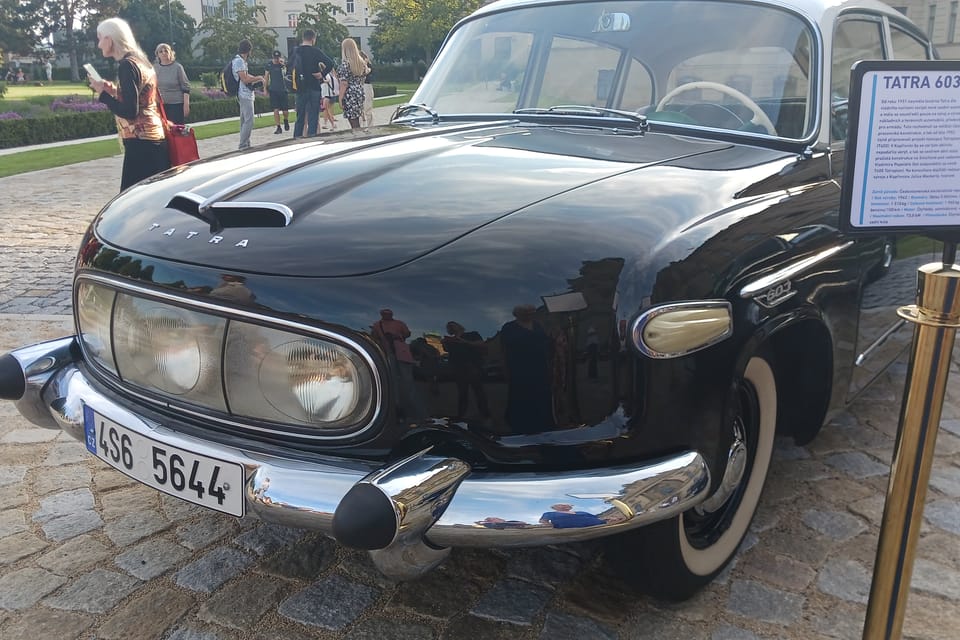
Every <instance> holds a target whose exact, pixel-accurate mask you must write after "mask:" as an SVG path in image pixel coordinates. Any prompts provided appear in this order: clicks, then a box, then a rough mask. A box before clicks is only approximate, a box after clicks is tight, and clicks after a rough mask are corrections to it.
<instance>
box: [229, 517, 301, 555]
mask: <svg viewBox="0 0 960 640" xmlns="http://www.w3.org/2000/svg"><path fill="white" fill-rule="evenodd" d="M305 535H307V530H306V529H296V528H293V527H281V526H280V525H275V524H262V525H260V526H258V527H256V528H255V529H251V530H250V531H246V532H244V533H241V534H240V535H239V536H237V537H236V538H234V540H233V541H234V542H235V543H236V544H238V545H239V546H241V547H243V548H244V549H247V550H248V551H253V552H254V553H255V554H257V555H258V556H265V555H267V554H270V553H273V552H274V551H277V550H278V549H281V548H283V547H286V546H288V545H291V544H293V543H295V542H297V541H298V540H300V539H301V538H303V537H304V536H305Z"/></svg>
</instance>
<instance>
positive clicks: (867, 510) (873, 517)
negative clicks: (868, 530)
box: [850, 494, 886, 527]
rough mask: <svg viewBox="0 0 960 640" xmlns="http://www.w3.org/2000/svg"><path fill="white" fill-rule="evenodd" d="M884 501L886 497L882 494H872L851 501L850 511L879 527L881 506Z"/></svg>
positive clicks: (881, 519)
mask: <svg viewBox="0 0 960 640" xmlns="http://www.w3.org/2000/svg"><path fill="white" fill-rule="evenodd" d="M885 502H886V498H885V497H884V496H882V495H879V494H878V495H873V496H870V497H869V498H864V499H863V500H856V501H854V502H851V503H850V511H853V512H854V513H855V514H857V515H858V516H860V517H862V518H866V519H867V521H868V522H869V523H870V524H871V525H873V526H875V527H879V526H880V524H881V523H882V522H883V507H884V503H885Z"/></svg>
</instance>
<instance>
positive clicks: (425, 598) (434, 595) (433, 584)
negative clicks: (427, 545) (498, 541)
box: [390, 564, 484, 620]
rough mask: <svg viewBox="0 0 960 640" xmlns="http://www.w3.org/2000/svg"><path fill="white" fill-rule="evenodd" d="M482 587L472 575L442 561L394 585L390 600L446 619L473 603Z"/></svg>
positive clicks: (418, 611) (425, 614) (422, 613)
mask: <svg viewBox="0 0 960 640" xmlns="http://www.w3.org/2000/svg"><path fill="white" fill-rule="evenodd" d="M483 588H484V585H482V584H481V582H480V581H478V580H477V579H476V577H475V576H473V575H471V574H469V573H463V572H461V571H457V570H456V568H454V567H448V566H446V565H445V564H444V565H440V566H439V567H437V568H436V569H434V570H433V571H431V572H429V573H427V574H426V575H425V576H423V577H421V578H420V579H418V580H416V581H411V582H402V583H400V584H399V585H397V589H396V592H395V593H394V595H393V598H392V599H391V601H390V602H391V604H392V605H394V606H396V607H404V608H408V609H411V610H412V611H415V612H417V613H419V614H420V615H424V616H430V617H431V618H438V619H441V620H445V619H448V618H452V617H454V616H456V615H457V614H459V613H461V612H462V611H463V608H464V606H465V605H467V603H472V602H475V601H476V599H477V598H478V597H479V596H480V594H481V593H482V591H483Z"/></svg>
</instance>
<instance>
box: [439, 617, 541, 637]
mask: <svg viewBox="0 0 960 640" xmlns="http://www.w3.org/2000/svg"><path fill="white" fill-rule="evenodd" d="M517 629H518V627H517V625H515V624H511V623H507V622H496V621H494V620H486V619H484V618H477V617H475V616H472V615H466V616H463V615H461V616H457V617H456V618H455V619H453V620H452V621H451V622H450V624H449V625H447V626H446V627H445V628H444V629H443V630H442V631H441V632H440V640H464V639H465V638H469V639H470V640H517V635H518V634H517ZM520 637H523V636H520Z"/></svg>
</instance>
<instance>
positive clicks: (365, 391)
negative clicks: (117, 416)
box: [74, 274, 382, 441]
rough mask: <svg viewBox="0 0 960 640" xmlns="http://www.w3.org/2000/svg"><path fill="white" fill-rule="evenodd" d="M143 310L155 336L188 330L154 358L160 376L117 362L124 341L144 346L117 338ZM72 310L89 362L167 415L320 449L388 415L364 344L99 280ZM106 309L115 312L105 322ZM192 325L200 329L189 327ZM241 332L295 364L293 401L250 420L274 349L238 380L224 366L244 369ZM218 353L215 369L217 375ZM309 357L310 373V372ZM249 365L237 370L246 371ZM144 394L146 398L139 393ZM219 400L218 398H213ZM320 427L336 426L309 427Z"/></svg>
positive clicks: (270, 406)
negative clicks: (169, 409) (255, 389)
mask: <svg viewBox="0 0 960 640" xmlns="http://www.w3.org/2000/svg"><path fill="white" fill-rule="evenodd" d="M91 299H95V300H98V301H100V302H101V304H99V305H98V306H96V307H92V308H88V307H89V305H88V304H85V303H84V300H91ZM108 302H109V304H108ZM138 306H139V307H142V308H143V313H142V314H141V315H142V316H143V317H145V318H146V317H149V318H151V319H153V320H156V321H155V322H153V323H152V324H150V325H149V326H150V328H151V329H153V330H156V332H157V333H159V334H161V335H163V334H165V333H170V332H171V331H177V330H180V331H186V335H185V336H184V337H185V338H189V339H186V340H181V341H179V342H176V341H173V340H170V339H169V338H167V339H165V340H166V341H164V339H162V340H161V342H160V344H161V345H164V346H165V347H166V348H164V349H157V350H156V351H157V352H156V353H155V360H156V365H157V366H156V369H155V370H150V368H149V367H142V366H141V367H139V368H133V367H131V362H134V361H135V358H134V357H133V356H131V354H129V353H124V354H120V353H118V349H117V346H118V340H119V341H120V343H122V344H128V345H129V344H134V345H139V344H140V343H139V342H138V341H137V339H136V338H134V339H131V338H129V337H125V338H122V339H121V338H118V335H119V332H124V331H126V332H129V331H130V330H129V324H130V322H129V320H128V319H127V317H126V316H131V317H134V318H137V317H139V316H137V314H131V309H135V308H137V307H138ZM74 308H75V319H76V323H77V332H78V335H79V338H80V339H79V342H80V346H81V349H82V351H83V353H84V356H85V358H86V360H87V361H88V362H89V363H91V364H92V365H93V368H94V370H98V371H100V372H101V373H102V374H104V375H105V376H106V377H107V379H108V380H109V379H114V380H116V379H119V381H121V382H123V383H125V384H124V389H125V390H126V391H127V392H130V393H133V394H134V395H136V396H137V397H138V398H141V399H143V400H144V401H146V402H149V403H153V404H157V405H159V406H164V407H166V406H174V405H176V406H177V408H178V409H180V410H183V411H184V412H186V413H188V414H190V415H191V416H193V417H200V418H202V419H204V420H211V421H214V422H217V423H221V424H223V425H226V426H232V427H237V428H239V429H241V430H244V431H255V432H259V433H262V434H265V435H281V436H289V437H296V438H298V439H305V440H317V441H329V440H343V439H353V438H356V437H357V436H358V435H360V434H362V433H364V432H365V431H367V430H368V429H370V428H371V427H372V426H373V425H374V424H375V423H376V420H377V417H378V415H379V413H380V399H381V398H382V388H381V384H380V378H379V376H378V375H377V368H376V366H375V363H374V360H373V358H372V357H371V356H370V355H369V354H368V353H367V351H366V350H365V349H364V348H363V347H362V346H361V345H360V344H359V343H357V342H356V341H354V340H351V339H350V338H348V337H346V336H342V335H339V334H336V333H333V332H330V331H327V330H324V329H320V328H318V327H314V326H311V325H307V324H303V323H299V322H293V321H289V320H285V319H281V318H273V317H266V316H262V315H260V314H256V313H253V312H249V311H246V310H242V309H233V308H229V307H224V306H221V305H219V304H216V303H210V302H207V301H196V300H187V299H184V298H181V297H179V296H177V295H173V294H170V293H167V292H162V291H157V290H154V289H151V288H147V287H143V286H140V285H136V284H132V283H129V282H126V281H124V282H118V281H117V280H115V279H113V278H109V277H104V276H101V275H94V274H80V275H78V276H77V278H76V280H75V283H74ZM105 309H109V311H106V312H105ZM121 312H123V313H125V314H126V316H125V318H124V319H119V318H118V314H120V313H121ZM191 318H193V319H201V320H202V321H201V322H191V320H190V319H191ZM238 332H239V333H246V334H247V336H248V337H249V336H250V335H257V334H262V335H268V336H269V337H270V339H271V340H272V341H273V343H274V346H277V345H280V353H281V355H282V357H281V358H280V360H281V362H289V363H290V364H289V366H290V371H288V372H287V376H288V378H289V380H290V383H291V385H290V389H289V394H286V397H284V394H283V390H282V388H281V387H282V385H278V384H273V385H272V388H271V389H269V390H266V391H262V392H261V393H260V394H259V395H258V398H260V399H263V400H265V402H264V404H263V406H264V410H263V411H259V412H258V411H256V410H251V408H254V407H256V406H258V405H257V403H256V402H251V401H250V399H249V398H248V397H247V395H250V394H251V391H252V386H251V377H250V375H249V374H248V373H246V372H249V371H250V370H257V371H259V370H260V369H261V368H262V364H263V361H264V358H265V357H266V356H269V355H270V352H271V348H269V347H267V348H258V349H256V350H254V349H251V350H250V352H249V354H248V355H249V356H250V358H249V361H248V362H247V363H246V364H247V365H249V367H248V368H247V369H244V370H243V371H244V372H245V375H244V374H241V373H239V372H238V373H235V372H232V371H230V370H228V369H227V368H226V367H225V366H224V363H225V362H226V361H227V360H226V359H227V358H228V357H229V358H232V361H233V363H234V365H238V360H237V359H238V357H239V358H242V357H243V350H242V346H243V345H241V347H240V348H239V349H238V346H237V342H236V340H234V339H233V337H234V336H236V335H237V334H238ZM134 333H136V332H134ZM141 340H142V338H141ZM104 342H107V344H104ZM147 342H148V343H149V340H147ZM213 345H215V348H216V353H215V354H213V356H214V357H215V365H216V366H211V349H212V348H213ZM258 346H259V347H262V346H263V345H258ZM142 351H143V352H144V353H143V354H137V357H139V358H140V362H143V361H145V360H146V359H147V356H149V354H150V350H149V349H142ZM144 354H145V355H144ZM238 354H239V355H238ZM254 356H256V357H254ZM305 357H306V358H307V359H308V360H309V362H308V363H305V361H304V359H305ZM171 364H173V365H175V366H176V367H178V371H177V373H176V374H175V375H171V376H169V377H168V378H167V379H165V383H164V384H160V383H159V379H158V377H157V376H160V375H162V369H163V367H165V366H169V365H171ZM243 364H244V363H242V362H241V363H239V365H240V366H242V365H243ZM272 364H273V366H272V368H271V369H269V373H270V374H272V378H271V380H273V381H274V382H276V377H277V373H278V368H277V358H276V357H275V358H273V363H272ZM254 378H255V379H254V381H253V382H254V383H258V384H262V380H263V379H266V378H257V377H256V376H254ZM294 380H296V383H294ZM231 387H233V388H234V391H233V393H234V394H243V395H244V400H243V401H240V402H238V406H241V407H243V408H244V409H245V411H243V412H240V411H237V410H236V409H235V408H234V407H233V406H232V403H231V402H230V399H231V397H230V391H229V389H230V388H231ZM141 390H142V391H143V392H144V393H139V392H138V391H141ZM217 391H219V393H220V397H219V398H217V397H214V395H212V394H214V393H215V392H217ZM350 394H352V396H351V395H350ZM253 395H256V394H253ZM345 396H346V397H345ZM331 399H334V400H333V401H331ZM298 404H299V406H300V411H299V415H298V411H297V405H298ZM200 409H202V410H200ZM203 410H209V411H210V413H208V412H207V411H203ZM217 414H221V415H217ZM318 417H323V418H329V420H322V421H313V422H311V421H310V420H311V418H314V419H316V418H318Z"/></svg>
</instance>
